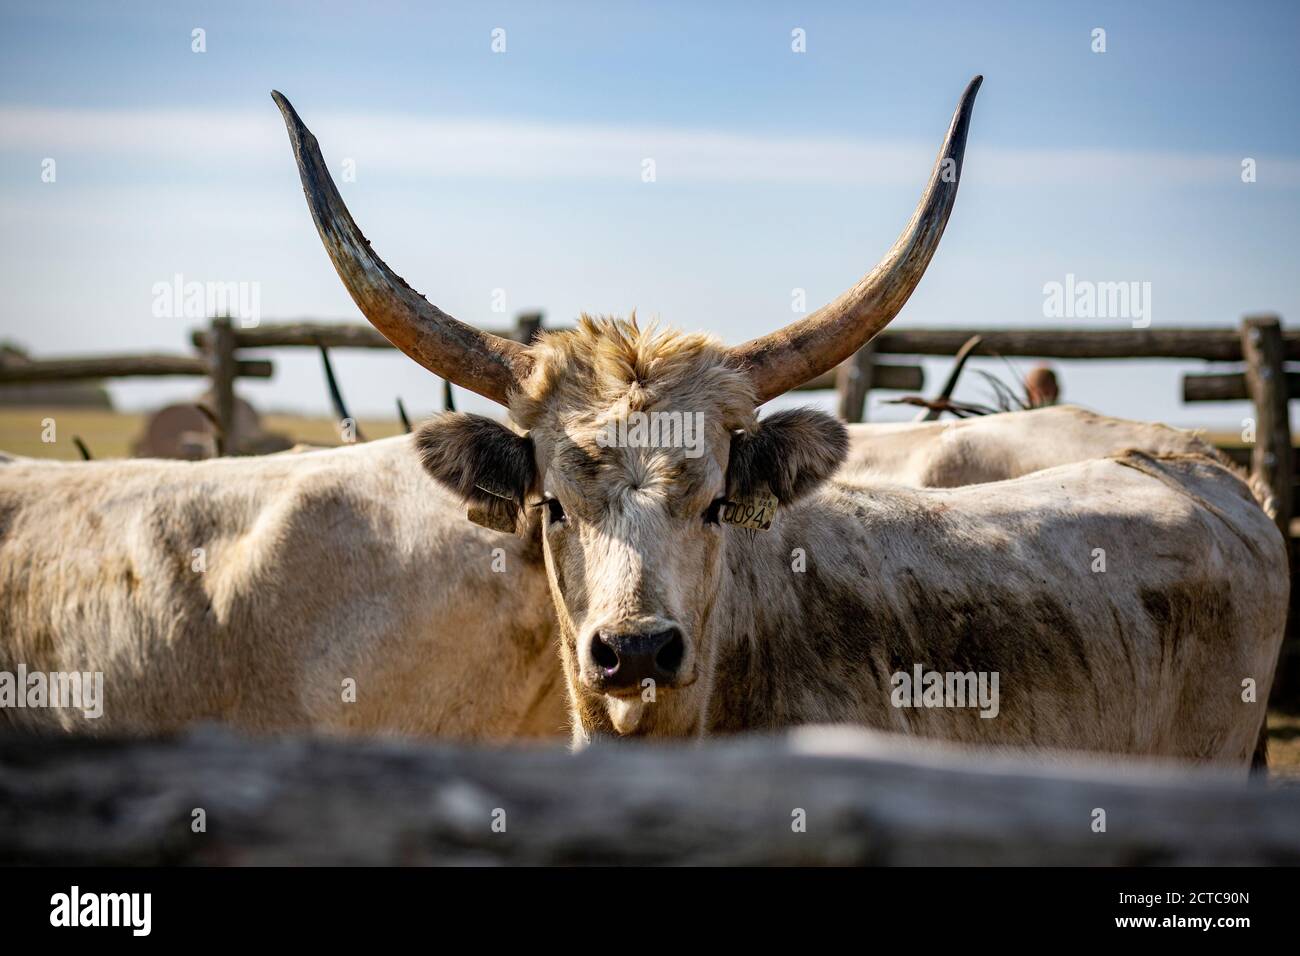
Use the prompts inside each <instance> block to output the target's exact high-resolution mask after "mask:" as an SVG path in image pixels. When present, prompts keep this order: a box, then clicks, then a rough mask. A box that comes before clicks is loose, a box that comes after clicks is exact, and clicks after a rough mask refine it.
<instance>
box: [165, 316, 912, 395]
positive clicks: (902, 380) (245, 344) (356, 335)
mask: <svg viewBox="0 0 1300 956" xmlns="http://www.w3.org/2000/svg"><path fill="white" fill-rule="evenodd" d="M487 331H490V332H492V333H493V334H494V335H500V336H502V337H503V338H511V339H516V340H517V339H519V338H520V336H521V335H527V334H528V333H527V332H526V331H522V330H521V328H520V327H518V326H517V327H516V328H514V329H489V330H487ZM550 331H556V329H555V328H552V329H550ZM232 334H233V336H234V345H235V347H236V348H241V349H266V348H286V347H301V346H307V347H311V348H315V347H316V346H317V345H324V346H325V347H327V348H332V349H333V348H358V349H391V348H393V345H392V344H391V343H390V342H389V341H388V340H387V339H386V338H384V337H383V336H382V335H380V334H379V333H378V332H377V331H375V330H374V329H373V328H371V327H370V326H369V325H360V324H357V323H331V322H314V321H303V322H277V323H273V324H265V325H260V326H258V327H257V328H253V329H240V328H235V329H232ZM190 338H191V340H192V341H193V343H194V344H195V346H197V347H198V348H201V349H202V348H206V347H207V345H208V342H209V340H210V332H209V331H208V330H207V329H196V330H195V331H194V332H193V333H192V334H191V336H190ZM835 387H836V372H835V371H834V370H831V371H829V372H827V373H825V374H824V375H821V376H819V377H817V378H815V379H813V380H812V381H811V382H808V383H806V384H804V385H802V386H800V390H801V391H817V390H821V389H834V388H835ZM871 387H872V388H873V389H887V390H892V391H905V392H915V391H919V390H920V389H922V388H924V387H925V372H924V370H923V369H922V368H921V367H920V366H919V365H891V364H888V363H883V362H882V363H877V364H876V366H875V371H874V373H873V377H872V381H871Z"/></svg>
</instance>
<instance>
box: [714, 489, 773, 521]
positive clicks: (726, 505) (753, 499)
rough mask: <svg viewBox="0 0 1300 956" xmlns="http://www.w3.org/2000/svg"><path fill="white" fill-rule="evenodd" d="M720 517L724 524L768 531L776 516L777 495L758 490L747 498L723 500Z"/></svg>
mask: <svg viewBox="0 0 1300 956" xmlns="http://www.w3.org/2000/svg"><path fill="white" fill-rule="evenodd" d="M718 517H720V518H721V519H722V522H723V524H730V525H735V526H736V527H737V528H748V529H750V530H751V531H766V530H767V529H768V528H770V527H772V519H773V518H775V517H776V495H773V494H770V493H768V492H764V491H756V492H754V493H753V494H752V495H750V496H749V497H747V498H741V499H739V500H737V501H726V502H723V504H722V508H721V509H720V510H719V512H718Z"/></svg>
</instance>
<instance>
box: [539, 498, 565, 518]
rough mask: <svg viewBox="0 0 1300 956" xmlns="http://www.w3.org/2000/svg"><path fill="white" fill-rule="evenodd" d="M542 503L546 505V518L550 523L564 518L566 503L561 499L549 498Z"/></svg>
mask: <svg viewBox="0 0 1300 956" xmlns="http://www.w3.org/2000/svg"><path fill="white" fill-rule="evenodd" d="M542 504H544V505H546V520H547V521H548V522H549V523H551V524H554V523H555V522H557V521H563V520H564V505H562V504H560V499H558V498H547V499H545V500H544V501H543V502H542Z"/></svg>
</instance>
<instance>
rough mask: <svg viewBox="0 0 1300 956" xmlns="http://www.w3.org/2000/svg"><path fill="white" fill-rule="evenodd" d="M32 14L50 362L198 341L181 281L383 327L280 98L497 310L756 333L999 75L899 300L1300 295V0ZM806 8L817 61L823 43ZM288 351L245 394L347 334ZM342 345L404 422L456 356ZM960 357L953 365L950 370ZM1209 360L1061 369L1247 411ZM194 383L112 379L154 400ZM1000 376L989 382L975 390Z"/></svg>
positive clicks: (1186, 321)
mask: <svg viewBox="0 0 1300 956" xmlns="http://www.w3.org/2000/svg"><path fill="white" fill-rule="evenodd" d="M0 10H2V11H3V12H2V13H0V209H2V210H3V212H4V221H5V223H6V225H7V227H8V228H6V229H5V230H4V231H3V237H2V238H0V243H3V255H0V282H3V287H4V289H5V292H6V295H5V298H4V302H3V303H0V338H10V339H14V340H17V341H19V342H21V343H22V344H25V345H26V346H28V347H30V348H31V349H32V350H33V352H35V353H37V354H41V355H53V354H58V353H64V354H68V353H84V352H101V351H110V350H120V351H125V350H141V349H150V350H163V351H181V350H183V349H184V348H185V347H186V342H187V333H188V330H189V328H190V327H191V326H192V325H193V324H194V323H193V321H192V320H189V319H186V318H184V317H174V318H159V317H155V316H154V315H153V313H152V310H151V305H152V300H153V287H154V285H155V284H156V283H158V282H160V281H170V280H171V279H172V277H173V276H174V275H176V274H178V273H179V274H181V275H183V276H184V277H185V279H186V280H197V281H223V282H224V281H238V282H248V283H258V284H259V289H260V294H261V311H262V316H263V320H264V321H270V320H274V319H277V318H292V317H300V316H312V317H320V318H338V319H350V320H354V319H356V318H358V316H357V313H356V311H355V308H354V307H353V305H352V303H351V301H350V299H349V298H348V297H347V294H346V293H345V292H344V291H343V289H342V287H341V286H340V284H339V282H338V280H337V278H336V277H335V275H334V273H333V270H332V268H331V267H330V265H329V263H328V261H327V259H326V257H325V255H324V252H323V251H322V249H321V247H320V243H319V241H318V239H317V237H316V234H315V230H314V228H313V227H312V225H311V222H310V218H309V216H308V214H307V211H306V208H305V205H304V203H303V200H302V196H301V191H300V189H299V187H298V185H297V177H296V173H295V170H294V167H293V163H292V159H291V156H290V153H289V149H288V146H287V141H286V139H285V135H284V131H283V128H282V126H281V125H280V121H279V117H278V114H277V112H276V110H275V108H274V106H273V105H272V103H271V100H270V97H269V95H268V92H269V90H271V89H272V88H277V89H280V90H282V91H284V92H285V94H286V95H288V96H289V98H290V99H291V100H292V101H293V103H294V105H295V106H296V107H297V109H298V111H299V112H300V113H301V115H302V116H303V118H304V120H305V121H306V122H307V123H308V125H310V126H311V127H312V129H313V130H314V132H315V133H316V134H317V136H318V138H319V140H320V142H321V146H322V149H323V151H324V154H325V158H326V160H327V162H329V163H330V165H331V168H332V169H333V170H334V171H335V176H336V179H339V178H340V175H339V173H340V169H341V164H342V163H343V162H344V160H352V161H353V162H354V163H355V169H356V178H355V182H341V183H340V186H341V189H342V191H343V194H344V197H345V199H346V200H347V201H348V202H349V204H350V206H351V208H352V211H353V213H354V215H355V216H356V218H357V220H358V221H359V223H360V224H361V226H362V228H363V229H364V230H365V232H366V234H367V236H368V237H369V238H370V239H371V240H372V241H373V242H374V244H375V248H376V249H377V250H378V251H379V252H380V254H381V255H383V256H384V257H385V258H386V259H387V261H388V262H389V264H390V265H391V266H392V267H393V268H394V269H395V270H396V271H397V272H398V273H399V274H401V275H403V276H405V277H406V278H407V279H408V281H410V282H411V283H412V284H413V285H414V286H415V287H416V288H418V289H420V290H421V291H423V292H425V293H426V294H427V295H428V296H429V297H430V299H431V300H432V301H434V302H436V303H437V304H438V305H440V306H441V307H443V308H444V309H446V310H447V311H449V312H451V313H452V314H454V315H457V316H458V317H460V318H462V319H465V320H466V321H470V322H474V323H477V324H481V325H500V324H508V323H509V321H511V317H512V316H513V314H514V312H515V311H517V310H520V309H526V308H541V309H544V310H545V311H546V313H547V316H548V321H550V322H551V323H553V324H567V323H568V322H570V321H571V320H572V318H573V317H574V316H575V315H576V314H577V313H578V312H580V311H583V310H586V311H590V312H613V313H626V312H627V311H629V310H630V309H633V308H636V309H637V310H638V313H639V314H640V315H642V316H658V317H660V318H661V319H662V320H663V321H665V322H667V323H670V324H673V325H678V326H683V327H689V328H705V329H709V330H711V331H715V332H717V333H718V334H720V335H721V336H723V337H724V338H725V339H726V340H728V341H733V342H736V341H741V340H743V339H746V338H749V337H751V336H753V335H755V334H758V333H760V332H764V331H767V330H770V329H772V328H775V327H777V326H778V325H780V324H782V323H784V322H787V321H790V320H791V319H792V318H795V315H794V314H793V313H792V312H791V298H792V290H793V289H796V288H800V289H806V290H807V299H808V303H809V305H810V307H815V306H816V305H817V304H819V303H820V302H822V301H825V300H826V299H829V298H831V297H833V296H834V295H836V294H837V293H838V292H839V291H841V290H842V289H843V288H844V287H846V286H848V285H849V284H851V283H852V282H854V281H855V280H856V279H857V278H858V277H859V276H860V275H861V274H862V273H863V272H865V271H866V270H867V269H868V268H869V267H870V266H871V265H873V264H874V262H875V261H876V259H877V258H878V257H879V256H880V254H881V253H882V252H883V251H884V250H885V249H886V248H888V246H889V245H890V243H892V241H893V240H894V238H895V236H896V235H897V233H898V232H899V230H900V229H901V228H902V226H903V224H904V223H905V222H906V220H907V217H908V215H909V214H910V212H911V209H912V206H913V205H914V203H915V201H916V198H917V196H918V195H919V192H920V189H921V186H922V184H923V182H924V180H925V178H926V176H927V175H928V171H929V165H930V163H931V161H932V159H933V156H934V152H935V150H936V149H937V147H938V144H939V141H940V139H941V137H942V134H943V131H944V129H945V128H946V125H947V122H948V119H949V117H950V115H951V111H952V109H953V106H954V105H955V103H956V100H957V97H958V95H959V94H960V92H961V90H962V88H963V86H964V85H965V83H966V81H967V80H968V79H969V78H970V77H971V76H972V75H973V74H975V73H983V74H984V76H985V84H984V87H983V89H982V91H981V93H980V98H979V102H978V104H977V106H976V110H975V118H974V123H973V126H972V133H971V138H970V144H969V147H968V153H967V166H966V171H965V173H964V175H963V180H962V191H961V195H960V196H959V198H958V201H957V206H956V210H955V212H954V214H953V218H952V221H951V223H950V225H949V228H948V232H947V234H946V235H945V237H944V240H943V244H942V245H941V247H940V250H939V253H938V255H937V256H936V258H935V260H934V263H933V264H932V266H931V268H930V272H929V274H928V275H927V277H926V279H925V280H924V282H923V283H922V285H921V287H920V288H919V289H918V291H917V293H916V294H915V295H914V296H913V298H912V300H911V302H910V303H909V304H908V306H907V308H906V309H905V311H904V312H903V314H902V315H901V316H900V318H899V319H898V320H897V322H898V323H899V324H900V325H911V326H917V327H920V326H925V325H1043V324H1048V323H1050V322H1051V321H1055V320H1051V319H1047V318H1045V317H1044V314H1043V301H1044V296H1043V286H1044V284H1045V283H1048V282H1053V281H1064V279H1065V276H1066V275H1067V274H1073V275H1075V276H1076V277H1078V278H1079V279H1084V280H1092V281H1099V282H1100V281H1138V282H1149V283H1151V321H1152V327H1154V328H1159V327H1161V326H1175V325H1226V324H1234V323H1236V322H1237V321H1238V320H1239V318H1240V316H1241V315H1242V314H1244V313H1247V312H1255V311H1272V312H1277V313H1279V314H1281V315H1282V316H1283V319H1284V321H1287V320H1290V321H1296V320H1297V319H1298V318H1300V280H1298V279H1297V275H1300V269H1298V268H1297V254H1296V251H1297V239H1296V235H1297V224H1300V132H1298V131H1297V123H1296V117H1297V116H1300V82H1298V81H1300V66H1298V65H1297V62H1298V61H1297V57H1296V54H1295V44H1296V40H1297V37H1300V4H1295V3H1248V4H1244V5H1238V4H1231V5H1229V4H1226V3H1225V4H1198V3H1142V4H1132V3H1115V4H1105V3H1101V4H1099V3H1079V4H1059V5H1058V4H1050V3H1005V4H970V3H924V4H899V3H889V4H885V3H879V4H863V3H858V4H832V3H822V4H812V3H772V4H762V3H747V4H710V5H708V6H707V8H704V5H702V4H691V3H644V4H630V3H629V4H596V3H591V4H579V3H564V4H553V3H548V4H539V3H529V4H490V3H488V4H435V5H428V4H386V3H357V4H342V3H314V4H308V3H285V4H268V3H220V4H218V3H184V2H179V3H178V2H169V3H102V4H101V3H31V4H28V3H13V2H6V3H4V4H3V5H2V6H0ZM1098 27H1100V28H1102V29H1104V30H1105V31H1106V51H1105V52H1104V53H1096V52H1093V50H1092V46H1093V39H1092V31H1093V29H1094V28H1098ZM195 28H202V29H203V30H204V31H205V33H206V46H207V50H206V52H204V53H194V52H192V50H191V31H192V30H194V29H195ZM495 28H502V29H504V30H505V40H506V52H504V53H494V52H493V51H492V49H491V42H492V35H491V34H492V31H493V29H495ZM795 28H801V29H803V30H804V31H806V36H807V52H805V53H794V52H792V50H791V31H792V30H793V29H795ZM1246 157H1250V158H1253V159H1254V160H1255V161H1256V169H1257V179H1256V181H1255V182H1253V183H1243V182H1242V179H1241V162H1242V160H1243V159H1244V158H1246ZM46 158H53V159H54V160H55V161H56V164H57V165H56V170H57V177H56V180H55V182H52V183H50V182H43V181H42V176H41V172H42V161H43V160H44V159H46ZM645 158H653V159H654V160H655V163H656V181H655V182H653V183H646V182H643V181H642V177H641V170H642V165H641V163H642V160H643V159H645ZM495 290H504V298H505V304H504V307H505V312H504V313H502V314H499V313H495V312H493V305H494V292H495ZM498 298H499V297H498ZM1069 324H1072V325H1081V326H1092V327H1126V326H1127V325H1128V324H1129V323H1128V322H1127V321H1125V320H1123V319H1118V320H1116V319H1100V318H1099V319H1091V320H1083V319H1076V320H1071V322H1070V323H1069ZM273 358H274V359H275V361H276V364H277V377H276V379H275V380H274V381H272V382H270V383H250V384H248V385H246V386H245V387H244V388H245V392H246V394H247V395H248V396H249V397H250V398H252V399H253V400H254V402H256V403H257V404H259V405H261V406H263V407H291V408H298V409H303V410H309V411H324V410H325V408H326V407H327V406H326V399H325V393H324V389H323V387H322V384H321V380H320V372H319V368H318V365H317V360H316V359H315V357H314V356H312V355H309V354H306V353H294V352H290V351H281V352H277V353H275V354H274V355H273ZM336 364H337V366H338V368H339V372H340V374H341V376H342V377H343V379H344V384H345V388H346V391H347V393H348V395H349V398H350V399H351V401H352V404H353V406H354V410H355V411H358V412H360V413H381V414H387V413H388V412H389V410H390V409H391V408H392V399H393V397H394V395H396V394H399V393H400V394H402V395H403V397H404V398H405V399H406V401H407V404H408V405H409V406H411V407H413V408H417V409H420V410H422V411H423V410H428V409H432V408H434V407H436V405H437V398H436V396H437V389H436V387H435V384H436V383H433V382H431V381H429V379H428V376H427V375H425V374H424V373H423V372H421V371H420V370H419V369H418V368H416V367H415V366H414V365H413V364H412V363H409V362H407V361H405V360H404V359H401V358H400V357H397V356H379V355H357V354H340V355H338V356H336ZM943 367H944V363H942V362H940V363H930V364H929V370H930V381H931V383H933V382H934V381H935V380H936V378H937V377H938V375H939V374H940V373H941V372H942V369H943ZM992 367H995V368H996V367H998V366H997V365H996V364H994V365H993V366H992ZM1192 367H1193V366H1187V365H1178V364H1172V363H1170V364H1154V365H1148V364H1136V363H1088V364H1086V365H1070V366H1066V367H1065V368H1064V369H1063V370H1062V373H1063V379H1064V383H1065V388H1066V393H1067V397H1068V398H1070V399H1072V400H1076V401H1079V402H1082V403H1084V404H1087V405H1090V406H1092V407H1095V408H1098V409H1101V410H1103V411H1107V412H1112V413H1116V414H1126V415H1130V416H1132V417H1139V418H1160V419H1165V420H1170V421H1174V422H1178V423H1184V424H1193V423H1206V424H1216V425H1231V424H1233V423H1235V422H1239V421H1240V418H1241V417H1242V415H1244V414H1245V413H1246V406H1244V405H1232V404H1226V405H1214V406H1200V407H1192V408H1186V407H1182V406H1180V404H1179V401H1178V394H1179V392H1178V378H1179V376H1180V374H1181V373H1182V372H1183V371H1187V370H1190V369H1191V368H1192ZM193 390H194V386H193V383H189V382H185V381H181V380H176V381H166V382H154V383H142V384H131V385H125V386H115V388H114V393H115V395H116V396H117V397H118V399H119V400H120V401H121V402H122V403H123V404H126V405H135V406H140V405H145V406H147V405H152V404H157V403H160V402H162V401H164V400H168V399H171V398H174V397H180V396H186V395H189V394H192V393H193ZM965 394H966V396H967V397H969V398H974V399H978V398H980V397H982V394H983V389H982V388H981V387H980V385H979V384H978V383H977V382H976V381H975V380H973V379H972V380H971V382H970V383H969V384H968V385H967V388H966V391H965ZM807 399H808V396H803V400H807ZM826 400H827V401H829V398H827V399H826ZM470 404H471V405H472V404H473V403H472V402H471V403H470ZM871 414H872V416H873V417H876V418H890V417H898V416H899V415H900V414H901V413H899V412H898V411H897V410H889V409H877V408H873V409H872V412H871Z"/></svg>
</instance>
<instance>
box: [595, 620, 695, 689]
mask: <svg viewBox="0 0 1300 956" xmlns="http://www.w3.org/2000/svg"><path fill="white" fill-rule="evenodd" d="M586 650H587V656H588V660H587V661H586V664H587V666H586V667H584V668H583V671H584V683H586V684H587V685H588V686H589V687H590V688H591V689H592V690H594V691H598V692H600V693H603V694H613V695H615V696H621V695H622V694H625V693H631V694H636V693H639V692H641V691H642V690H643V689H644V688H645V687H646V686H647V685H646V683H645V682H646V681H647V680H648V681H653V683H654V686H656V687H665V688H666V687H675V686H678V685H679V683H680V679H681V676H682V664H683V662H684V661H685V659H686V639H685V637H684V636H683V635H682V632H681V629H680V628H677V627H667V628H663V629H660V630H655V631H646V632H642V633H618V632H612V631H608V630H601V631H597V632H596V633H595V634H593V635H592V636H591V638H590V639H589V640H588V641H587V644H586Z"/></svg>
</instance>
